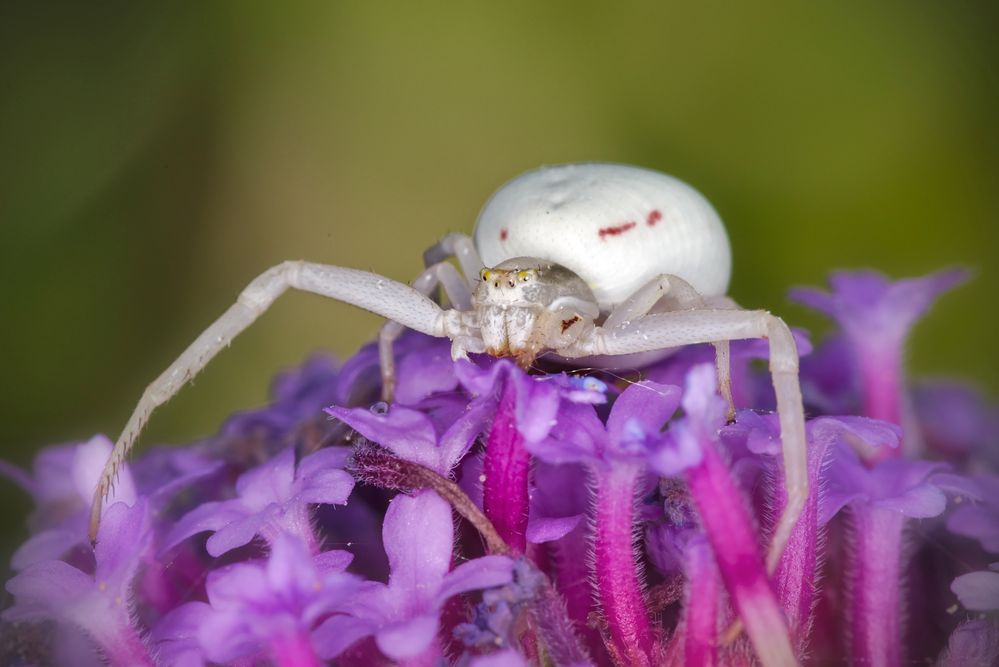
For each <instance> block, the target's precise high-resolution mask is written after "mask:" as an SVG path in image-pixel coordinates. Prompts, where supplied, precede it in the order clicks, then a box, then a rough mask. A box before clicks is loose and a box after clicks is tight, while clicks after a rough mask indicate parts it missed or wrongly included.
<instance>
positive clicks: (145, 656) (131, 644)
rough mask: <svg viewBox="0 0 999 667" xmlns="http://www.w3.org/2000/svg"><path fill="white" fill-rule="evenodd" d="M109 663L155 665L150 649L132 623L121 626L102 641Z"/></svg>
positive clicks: (120, 666) (135, 666)
mask: <svg viewBox="0 0 999 667" xmlns="http://www.w3.org/2000/svg"><path fill="white" fill-rule="evenodd" d="M100 644H101V648H103V649H104V654H105V656H107V659H108V664H109V665H114V666H115V667H153V664H154V663H153V659H152V658H151V657H150V655H149V649H147V648H146V645H145V644H144V643H143V642H142V640H141V639H140V638H139V635H138V634H137V633H136V632H135V630H134V629H132V626H131V625H125V626H124V627H120V628H119V629H118V631H117V632H115V633H113V636H112V637H109V638H106V639H103V638H102V641H101V642H100Z"/></svg>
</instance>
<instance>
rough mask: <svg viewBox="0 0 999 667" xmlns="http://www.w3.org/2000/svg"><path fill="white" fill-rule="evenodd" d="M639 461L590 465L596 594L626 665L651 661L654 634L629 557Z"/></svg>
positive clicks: (632, 550) (632, 546) (614, 649)
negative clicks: (594, 493)
mask: <svg viewBox="0 0 999 667" xmlns="http://www.w3.org/2000/svg"><path fill="white" fill-rule="evenodd" d="M641 470H642V469H641V467H640V466H638V465H635V464H631V463H615V464H614V465H610V466H607V467H598V468H596V469H595V474H596V481H597V498H596V527H595V530H594V531H593V532H594V539H593V556H594V558H593V567H594V580H595V581H596V582H597V599H598V601H599V603H600V608H601V610H602V611H603V616H604V619H605V620H606V622H607V630H608V633H609V634H610V639H611V643H612V647H611V651H612V653H615V654H616V655H617V656H618V657H619V659H623V660H624V661H625V662H626V664H629V665H651V664H654V662H655V660H654V657H653V649H654V645H655V642H654V639H653V634H652V624H651V621H650V620H649V612H648V609H647V608H646V606H645V598H644V596H643V594H642V588H641V584H640V583H639V576H638V571H637V568H638V563H637V562H636V557H635V544H634V541H635V492H636V487H637V485H638V481H639V478H640V475H641Z"/></svg>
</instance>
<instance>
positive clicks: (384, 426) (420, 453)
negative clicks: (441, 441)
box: [326, 405, 438, 470]
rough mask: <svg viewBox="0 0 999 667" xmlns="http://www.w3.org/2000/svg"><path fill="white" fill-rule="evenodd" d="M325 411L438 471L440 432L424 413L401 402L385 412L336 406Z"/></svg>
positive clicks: (396, 453) (390, 447)
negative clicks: (404, 405)
mask: <svg viewBox="0 0 999 667" xmlns="http://www.w3.org/2000/svg"><path fill="white" fill-rule="evenodd" d="M326 412H328V413H329V414H331V415H333V416H334V417H336V418H337V419H340V420H341V421H343V422H344V423H345V424H347V425H348V426H350V427H351V428H352V429H354V430H355V431H357V432H358V433H360V434H361V435H363V436H364V437H365V438H367V439H368V440H371V441H372V442H376V443H378V444H379V445H381V446H382V447H385V448H386V449H388V450H390V451H391V452H392V453H394V454H395V455H396V456H398V457H399V458H402V459H405V460H407V461H410V462H411V463H418V464H420V465H422V466H426V467H428V468H430V469H432V470H437V467H438V454H437V434H436V433H435V432H434V427H433V424H432V423H431V422H430V419H429V418H428V417H427V416H426V415H425V414H423V413H422V412H418V411H416V410H412V409H410V408H404V407H402V406H398V405H394V406H391V407H389V409H388V412H385V413H384V414H378V413H375V412H372V411H371V410H367V409H365V408H340V407H337V406H332V407H329V408H327V409H326Z"/></svg>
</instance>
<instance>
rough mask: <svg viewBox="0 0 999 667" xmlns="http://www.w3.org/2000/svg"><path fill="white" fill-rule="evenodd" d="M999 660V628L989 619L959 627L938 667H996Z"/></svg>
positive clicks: (978, 620) (938, 661)
mask: <svg viewBox="0 0 999 667" xmlns="http://www.w3.org/2000/svg"><path fill="white" fill-rule="evenodd" d="M997 660H999V626H997V625H996V623H995V622H994V621H991V620H989V619H984V618H983V619H977V620H973V621H966V622H964V623H962V624H961V625H959V626H957V629H955V630H954V632H952V633H951V635H950V641H949V642H947V650H946V651H944V653H943V654H942V655H941V656H940V659H939V660H937V663H936V664H937V667H994V665H995V664H996V661H997Z"/></svg>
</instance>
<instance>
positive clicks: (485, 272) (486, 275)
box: [479, 269, 493, 281]
mask: <svg viewBox="0 0 999 667" xmlns="http://www.w3.org/2000/svg"><path fill="white" fill-rule="evenodd" d="M492 277H493V272H492V271H490V270H489V269H482V271H480V272H479V279H480V280H483V281H488V280H490V279H492Z"/></svg>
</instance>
